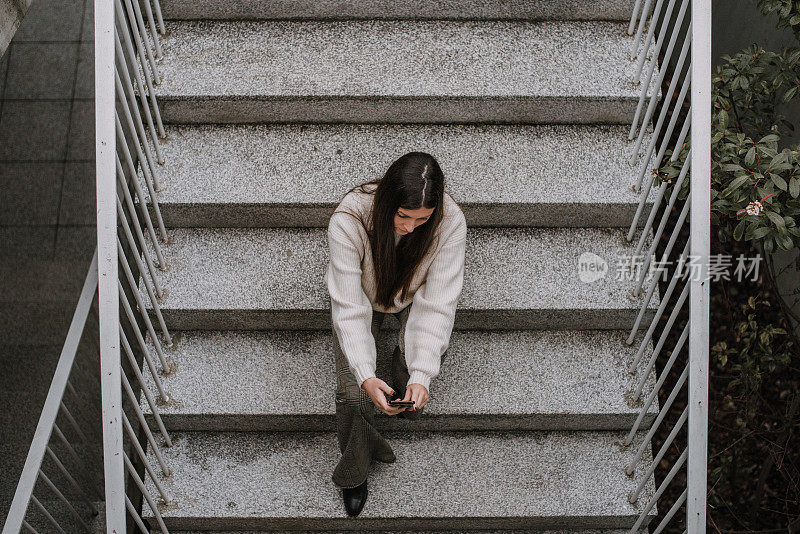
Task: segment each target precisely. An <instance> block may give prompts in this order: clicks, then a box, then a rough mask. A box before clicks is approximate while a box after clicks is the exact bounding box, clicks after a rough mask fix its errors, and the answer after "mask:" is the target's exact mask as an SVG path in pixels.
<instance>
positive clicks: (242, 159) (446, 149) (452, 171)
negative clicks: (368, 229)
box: [148, 124, 655, 226]
mask: <svg viewBox="0 0 800 534" xmlns="http://www.w3.org/2000/svg"><path fill="white" fill-rule="evenodd" d="M627 130H628V128H627V127H626V126H617V125H607V126H603V125H592V126H583V125H535V126H532V125H464V124H459V125H397V124H394V125H385V124H383V125H370V124H357V125H356V124H336V125H330V124H313V125H310V124H260V125H201V126H189V125H182V126H171V127H168V129H167V133H168V136H169V138H170V142H168V143H165V144H164V145H163V146H162V150H163V152H164V159H165V160H166V161H165V164H164V165H163V166H156V172H157V177H158V179H159V182H160V184H161V186H162V187H163V189H164V190H163V191H162V192H160V193H159V194H158V200H159V204H160V207H161V211H162V213H164V216H165V218H166V221H167V224H168V225H170V226H176V225H177V226H206V225H209V226H258V225H260V223H259V221H263V220H264V219H265V217H259V216H252V215H249V214H248V213H243V211H242V207H243V205H244V206H259V205H260V206H263V210H264V211H267V210H270V213H271V214H272V217H271V218H269V217H266V218H267V219H269V220H275V219H277V220H278V221H281V220H292V219H291V216H290V215H288V214H281V213H279V212H280V211H282V210H286V208H285V206H286V205H291V206H298V207H304V208H308V209H307V210H306V211H307V212H308V213H310V212H312V211H311V210H313V209H314V208H318V207H320V206H324V207H325V208H327V209H325V210H318V211H314V212H313V213H314V214H315V216H314V217H312V218H311V220H309V217H308V213H307V212H304V214H303V215H304V216H303V217H299V216H298V217H299V219H300V221H302V222H300V221H297V222H296V223H293V224H291V225H292V226H295V225H296V226H327V218H328V217H329V216H330V213H332V212H333V208H334V207H335V206H336V204H337V203H338V201H339V200H340V199H339V197H340V196H341V194H343V192H344V191H346V190H347V189H349V188H350V187H352V186H353V185H355V184H357V183H358V182H360V181H361V180H366V179H368V178H373V177H374V178H379V177H380V176H382V174H383V172H384V171H385V169H386V168H388V166H389V165H390V164H391V162H392V161H393V160H394V159H395V158H396V157H397V156H399V155H400V154H403V153H405V152H409V151H412V150H422V151H426V152H429V153H431V154H433V155H434V156H435V157H436V158H437V160H438V161H439V163H440V165H441V166H442V168H443V170H444V172H445V176H446V177H447V183H448V185H447V187H448V190H449V191H451V193H452V195H453V198H454V199H455V200H456V201H457V202H459V204H461V205H462V207H463V209H464V210H465V215H466V216H467V221H468V223H470V222H471V221H476V222H477V223H479V224H480V223H482V222H483V221H488V222H493V221H499V222H505V224H506V225H512V226H517V225H519V226H524V225H527V224H526V223H525V219H526V218H527V217H531V211H532V210H538V214H537V215H538V217H537V218H536V221H539V222H540V223H541V224H542V225H546V226H559V225H563V226H612V225H613V226H617V225H619V226H628V225H629V224H630V221H631V220H632V219H633V214H634V213H635V211H636V207H637V205H638V202H639V199H640V193H634V192H633V191H632V190H631V187H632V185H633V184H634V183H635V182H636V178H637V175H638V169H639V166H638V165H637V166H631V165H630V163H629V161H628V160H629V158H630V153H631V149H632V146H631V144H632V143H630V142H628V141H627ZM646 141H647V140H646ZM484 176H485V177H491V179H484V180H476V179H475V178H476V177H484ZM654 198H655V191H652V190H651V192H650V195H649V198H648V203H647V206H648V208H649V206H651V205H652V201H653V200H654ZM148 200H149V198H148ZM490 206H491V207H492V208H491V209H492V210H493V213H491V214H488V213H487V209H489V208H488V207H490ZM515 206H516V207H515ZM181 210H184V211H181ZM185 210H190V211H189V212H188V213H187V212H186V211H185ZM498 211H500V213H498ZM275 212H278V213H275ZM609 222H613V223H614V224H609ZM232 223H233V224H232ZM263 225H264V226H271V225H279V224H266V223H265V224H263Z"/></svg>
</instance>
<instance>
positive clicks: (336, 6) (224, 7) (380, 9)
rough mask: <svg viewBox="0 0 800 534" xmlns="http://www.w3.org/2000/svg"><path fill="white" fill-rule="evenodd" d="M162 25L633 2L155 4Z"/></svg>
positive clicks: (489, 14) (542, 13) (485, 15)
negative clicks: (173, 21)
mask: <svg viewBox="0 0 800 534" xmlns="http://www.w3.org/2000/svg"><path fill="white" fill-rule="evenodd" d="M161 10H162V12H163V14H164V17H165V18H168V19H222V20H248V19H250V20H252V19H349V18H356V19H358V18H362V19H395V18H398V19H402V18H406V19H484V20H489V19H525V20H625V21H627V20H628V19H630V17H631V12H632V11H633V0H603V1H583V2H564V1H563V0H537V1H536V2H508V1H505V0H492V1H489V2H487V1H486V0H469V1H463V0H459V1H455V0H449V1H446V2H428V1H425V0H380V1H375V0H361V1H357V2H354V1H346V2H345V1H342V0H325V1H317V2H297V1H296V0H277V1H271V2H263V1H259V0H161Z"/></svg>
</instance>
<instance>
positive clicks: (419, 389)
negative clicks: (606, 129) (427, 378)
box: [403, 383, 428, 411]
mask: <svg viewBox="0 0 800 534" xmlns="http://www.w3.org/2000/svg"><path fill="white" fill-rule="evenodd" d="M403 400H413V401H414V407H413V408H409V410H414V411H416V410H419V409H420V408H422V407H423V406H425V405H426V404H428V390H427V389H426V388H425V386H423V385H422V384H413V383H412V384H409V385H408V386H406V396H405V397H403Z"/></svg>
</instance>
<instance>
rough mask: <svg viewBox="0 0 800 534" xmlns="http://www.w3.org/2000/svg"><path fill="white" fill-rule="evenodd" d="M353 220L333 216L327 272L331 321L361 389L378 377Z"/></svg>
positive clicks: (370, 319) (368, 303)
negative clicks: (364, 384)
mask: <svg viewBox="0 0 800 534" xmlns="http://www.w3.org/2000/svg"><path fill="white" fill-rule="evenodd" d="M349 219H350V216H349V215H346V214H342V213H334V214H333V215H332V216H331V219H330V222H329V223H328V247H329V249H330V261H329V262H328V270H327V272H326V276H325V279H326V282H327V284H328V293H330V296H331V320H332V322H333V328H334V329H335V330H336V336H337V337H338V339H339V345H340V346H341V349H342V352H343V353H344V355H345V357H346V358H347V362H348V365H349V367H350V370H351V371H352V373H353V376H354V377H355V379H356V380H357V382H358V386H359V387H361V384H362V383H363V382H364V380H366V379H367V378H370V377H373V376H375V360H376V349H375V340H374V339H373V336H372V328H371V325H372V304H371V303H370V301H369V298H368V297H367V295H366V293H364V289H363V288H362V287H361V255H360V253H359V249H358V247H356V245H355V244H354V242H353V238H352V237H351V236H352V235H355V234H356V232H357V230H355V229H354V227H353V226H352V222H351V221H350V220H349Z"/></svg>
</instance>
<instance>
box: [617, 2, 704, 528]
mask: <svg viewBox="0 0 800 534" xmlns="http://www.w3.org/2000/svg"><path fill="white" fill-rule="evenodd" d="M645 28H646V29H647V33H646V34H645ZM634 30H636V33H635V38H634V43H633V47H632V50H631V54H632V56H634V59H635V60H636V61H637V73H636V78H635V79H634V80H632V81H633V82H634V83H635V84H641V87H642V89H641V94H640V98H639V103H638V106H637V109H636V113H635V118H634V120H633V123H632V125H631V130H630V134H629V139H630V140H631V141H633V140H634V139H636V141H635V143H634V149H633V153H632V154H631V162H632V163H633V162H636V161H637V160H638V158H639V157H640V156H641V157H643V163H642V166H641V168H640V172H639V175H638V179H637V182H636V184H635V186H634V189H635V190H636V191H639V192H640V193H641V200H640V202H639V206H638V209H637V210H636V214H635V216H634V220H633V221H632V223H631V227H630V230H629V232H628V235H627V239H628V241H632V240H633V238H634V236H635V233H636V231H637V230H641V235H640V236H639V240H638V243H637V246H636V252H635V255H636V256H638V257H641V258H642V265H641V266H640V267H641V268H640V270H639V272H638V276H637V282H636V286H635V288H634V290H633V292H634V295H636V296H638V295H641V294H642V293H645V297H644V301H643V303H642V306H641V308H640V310H639V313H638V315H637V317H636V320H635V322H634V325H633V328H632V329H631V332H630V335H629V337H628V339H627V343H628V344H632V343H633V342H634V338H635V337H636V335H637V332H639V327H640V326H641V323H642V320H643V319H644V316H645V313H646V311H647V310H648V305H649V303H650V302H651V301H652V297H653V295H654V293H655V291H656V290H657V287H658V282H659V280H660V279H661V278H662V276H664V275H667V273H668V266H669V264H670V263H671V261H670V257H672V254H673V252H677V251H678V250H680V254H679V256H678V259H677V261H676V269H674V271H673V272H672V275H671V278H670V280H669V283H668V284H667V287H666V290H665V291H664V294H663V295H662V296H661V302H660V305H659V307H658V309H657V310H656V312H655V315H654V317H653V319H652V320H651V322H650V324H649V325H648V327H647V329H646V331H645V334H644V336H643V337H642V339H641V340H640V342H639V343H640V344H639V348H638V351H637V353H636V356H635V357H634V359H633V361H632V362H630V364H629V366H628V370H629V372H630V373H635V372H636V371H637V368H638V364H639V362H640V360H641V359H642V358H643V357H645V352H647V351H648V348H649V346H650V343H651V341H653V340H654V335H655V334H656V330H657V327H658V325H659V322H660V320H661V318H662V317H664V316H666V317H667V319H666V322H665V323H664V325H663V327H662V328H661V331H660V333H659V335H658V340H657V341H656V342H655V345H654V348H653V350H652V352H650V353H648V354H647V355H646V356H647V365H646V366H645V368H644V371H643V372H642V376H640V377H639V380H638V382H637V386H636V388H635V390H634V393H633V397H634V400H639V399H641V396H642V390H643V388H644V385H645V382H646V379H647V376H648V375H649V374H650V372H651V371H652V370H653V369H654V368H656V362H657V360H658V357H659V355H660V354H661V351H662V349H664V345H665V344H666V342H667V340H668V339H670V338H671V337H672V336H673V335H675V334H677V332H676V331H675V330H676V328H675V323H676V322H677V320H678V318H679V316H680V314H681V311H682V310H684V309H685V308H684V306H685V305H688V309H689V321H688V323H687V324H686V326H685V327H684V328H683V329H682V330H681V331H680V335H679V336H678V339H677V341H676V342H675V344H674V346H671V347H668V348H669V349H671V351H672V352H671V354H670V357H669V358H668V359H667V361H666V363H664V366H663V368H662V369H661V370H660V373H659V375H658V377H657V380H656V385H655V387H654V388H653V391H652V392H651V393H650V394H649V395H648V396H647V398H646V399H642V400H643V402H642V406H641V412H640V414H639V417H638V418H637V419H636V421H635V423H634V425H633V427H632V428H631V430H630V432H629V434H628V436H627V438H626V440H625V445H626V446H627V445H630V444H631V443H632V442H633V438H634V436H635V435H636V433H637V431H639V430H640V428H641V424H642V422H643V421H644V418H645V415H646V414H647V412H648V410H649V408H650V407H651V406H653V404H654V403H656V405H658V399H657V395H658V392H659V390H661V389H662V388H667V389H669V390H670V393H669V395H668V397H667V399H666V400H665V401H664V404H663V405H662V406H660V407H659V411H658V415H657V416H656V419H655V421H654V422H653V424H652V426H651V427H650V429H649V430H648V432H647V434H646V436H645V438H644V440H643V441H642V443H641V444H640V446H639V448H638V450H637V451H636V454H635V455H634V459H633V460H632V461H631V463H630V464H629V465H627V466H625V471H626V473H627V474H628V475H629V476H633V475H634V473H635V469H636V467H637V466H638V464H639V463H640V462H642V459H643V458H644V456H645V452H646V450H647V447H648V445H649V444H650V443H651V440H652V438H653V436H654V435H655V433H656V432H657V431H658V429H659V428H660V427H661V425H662V424H665V423H664V421H665V419H666V415H667V414H668V412H669V411H670V409H671V408H672V406H673V404H674V402H675V400H676V398H677V397H678V395H679V394H680V393H681V392H682V391H683V390H684V387H686V391H687V393H688V404H687V406H686V408H685V409H684V410H683V412H682V413H681V414H680V416H679V417H678V419H677V421H676V422H675V423H674V424H673V426H672V428H671V429H670V432H669V434H668V436H667V437H666V439H665V441H664V443H663V445H662V446H661V447H660V449H659V450H658V451H657V452H655V454H654V456H653V460H652V462H651V463H650V464H649V465H645V466H643V469H642V470H641V472H637V475H638V477H639V483H638V485H637V488H636V489H635V490H634V491H633V492H631V494H630V495H629V496H628V499H629V501H630V502H631V503H635V502H636V501H637V500H638V498H639V497H640V496H641V493H642V491H643V490H644V488H645V487H646V485H647V481H648V480H649V479H650V477H652V476H653V474H654V472H655V469H656V466H658V465H659V464H660V462H662V460H663V459H664V457H665V455H666V453H667V451H668V449H669V448H670V447H671V446H672V445H673V443H674V442H675V439H676V437H677V436H678V434H679V433H680V432H681V431H682V430H683V429H684V428H686V429H687V433H688V438H687V445H686V447H685V448H684V449H683V451H682V454H681V455H680V456H679V458H678V459H677V460H674V461H673V462H672V464H671V467H670V469H669V472H668V473H667V474H666V476H665V477H664V479H663V480H662V481H661V483H660V484H659V485H658V487H657V489H656V492H655V494H654V495H653V496H652V497H651V498H650V499H649V500H648V501H647V502H646V503H640V512H639V513H640V515H639V517H638V519H637V521H636V523H635V524H634V526H633V527H632V529H631V533H632V534H633V533H635V532H638V531H639V529H640V528H641V527H642V526H643V525H644V524H645V521H647V520H648V517H649V516H648V514H649V513H650V512H651V510H652V509H653V507H654V506H655V504H656V502H657V500H658V499H659V498H660V497H661V496H662V495H663V494H664V492H665V490H666V489H667V488H668V487H669V486H670V484H672V483H675V484H681V485H682V486H683V491H682V493H681V494H680V496H679V497H678V498H677V500H676V501H675V502H674V503H673V505H672V506H671V508H670V509H669V510H667V511H666V513H665V514H664V515H663V519H662V520H661V521H660V522H659V524H658V525H657V526H656V527H655V529H651V532H652V534H659V533H660V532H662V531H663V530H664V528H665V527H666V526H667V525H668V524H670V523H671V522H672V521H673V518H675V516H676V514H677V512H678V511H679V510H680V509H681V507H682V506H684V505H685V509H686V515H685V525H686V530H685V532H688V533H689V534H700V533H705V526H706V465H707V449H708V432H707V429H708V354H709V347H708V344H709V323H708V320H709V283H708V280H709V278H708V260H709V247H710V239H711V237H710V216H711V214H710V208H711V204H710V202H711V201H710V187H711V180H710V172H711V160H710V158H711V0H691V2H690V0H669V1H668V2H665V1H664V0H657V1H656V3H655V6H653V1H652V0H646V1H645V2H644V5H642V0H637V2H636V5H635V6H634V10H633V14H632V17H631V21H630V25H629V27H628V33H629V34H631V35H632V34H633V33H634ZM665 42H667V46H666V48H665V49H664V48H663V45H664V43H665ZM679 42H680V43H682V45H681V47H680V52H679V53H678V55H677V56H676V55H675V52H676V50H677V48H678V46H677V45H678V43H679ZM662 50H663V60H662V62H661V65H662V68H661V69H660V71H659V73H658V74H657V77H656V80H655V87H656V90H654V91H653V94H652V95H651V96H650V98H649V102H647V100H648V98H647V88H648V87H650V83H651V81H652V79H653V77H654V75H655V72H654V71H655V65H656V64H657V63H658V58H659V57H660V56H661V52H662ZM690 51H691V54H689V52H690ZM647 56H652V57H653V61H652V66H651V68H649V69H648V72H647V73H646V74H644V75H643V73H642V70H643V69H642V66H643V65H644V61H645V59H646V57H647ZM673 60H674V61H673ZM668 66H669V67H670V68H671V69H672V71H673V74H672V75H671V79H670V81H669V86H668V89H667V91H666V93H665V95H664V98H663V99H662V106H661V110H660V112H659V114H658V117H657V118H655V117H654V115H655V110H656V108H657V104H658V90H657V88H658V87H661V86H662V83H663V82H664V80H665V76H666V74H667V72H668V70H670V68H668ZM690 81H691V83H690ZM679 88H680V89H679ZM676 92H677V96H676ZM687 98H688V99H689V100H688V102H687ZM645 102H647V108H646V110H645V106H644V105H645ZM684 104H688V110H687V112H686V115H685V117H684V118H683V124H682V126H681V128H680V130H679V131H678V133H677V136H676V135H675V132H676V129H675V128H676V126H677V124H678V122H679V121H680V120H681V117H682V115H683V113H682V110H683V109H684ZM643 110H644V113H642V111H643ZM651 121H654V125H653V130H652V133H651V137H650V139H649V141H648V142H647V146H646V147H645V148H644V149H643V145H644V140H645V138H646V137H647V135H646V134H647V133H648V132H649V128H648V126H649V125H650V124H651ZM665 124H666V127H665ZM685 143H689V144H690V148H689V149H688V156H686V158H685V161H683V162H682V163H683V165H682V167H681V172H680V174H679V176H678V177H677V178H676V180H675V182H674V183H672V182H671V181H670V180H666V179H664V180H661V183H660V185H659V188H658V190H657V191H656V193H655V200H654V204H653V207H652V208H651V210H650V213H649V215H648V218H647V220H646V222H645V223H644V225H640V224H639V220H640V218H641V217H642V214H643V212H644V209H645V204H646V201H647V199H648V195H649V193H650V190H651V189H652V187H653V184H654V183H655V178H656V176H657V169H658V168H659V167H660V166H661V161H663V158H664V157H665V156H666V155H667V151H668V150H669V149H672V154H671V156H670V158H671V161H673V162H674V161H678V159H679V158H680V156H681V153H682V152H683V151H682V148H683V147H684V144H685ZM690 169H691V171H692V172H691V174H689V170H690ZM648 171H651V172H648ZM646 176H648V179H647V181H645V177H646ZM687 176H689V183H688V184H686V183H685V182H686V178H687ZM687 185H688V191H689V193H688V195H687V196H686V198H685V199H683V200H681V199H679V196H680V193H681V191H683V190H685V189H686V188H687ZM668 193H669V197H668V199H667V198H666V197H667V194H668ZM665 200H666V202H665ZM678 208H679V209H678ZM673 209H675V210H676V211H678V212H679V215H678V218H677V222H674V224H673V226H672V229H671V233H670V235H669V239H668V240H667V243H666V247H665V249H664V251H663V252H662V254H661V257H660V260H659V261H656V255H655V252H656V247H657V245H658V244H659V243H660V242H661V240H662V238H663V237H664V232H665V230H666V229H667V227H668V225H669V222H670V214H671V213H672V212H673ZM659 214H660V219H659V220H658V223H657V225H656V218H657V217H659ZM687 219H688V220H689V237H688V239H687V238H685V237H684V238H683V240H684V241H685V243H683V242H681V236H682V235H685V232H683V231H684V230H685V226H686V221H687ZM654 227H655V230H654V232H653V238H652V241H651V243H650V245H649V247H648V251H647V253H646V254H644V255H642V250H643V249H644V246H645V243H646V241H647V238H648V236H649V235H650V233H651V230H653V229H654ZM652 272H655V273H656V276H652V277H650V279H649V280H647V285H646V286H645V282H646V281H645V278H646V275H647V274H648V273H652ZM687 275H688V277H687ZM675 295H677V298H676V299H675V300H674V302H672V299H673V296H675ZM687 340H688V360H687V361H685V363H684V362H683V361H681V363H680V364H679V365H684V367H683V370H682V372H681V373H680V376H679V378H678V379H677V380H673V381H672V382H670V383H668V384H666V385H665V383H666V381H667V379H668V377H669V375H670V371H672V370H673V368H674V367H675V364H676V362H677V361H678V356H679V354H681V352H682V350H683V349H684V347H685V346H686V344H687ZM676 371H677V369H676ZM675 374H677V372H676V373H675ZM665 431H666V429H665ZM684 466H686V470H685V478H680V477H679V476H678V475H679V474H680V473H681V470H682V469H683V468H684ZM678 489H680V487H679V488H678Z"/></svg>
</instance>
